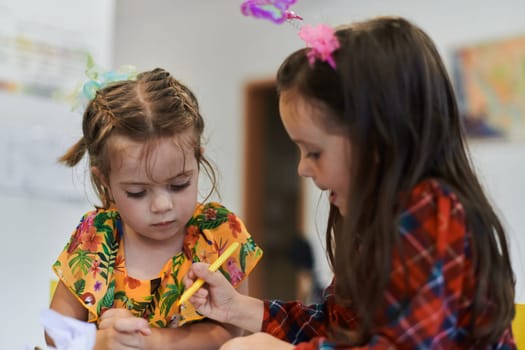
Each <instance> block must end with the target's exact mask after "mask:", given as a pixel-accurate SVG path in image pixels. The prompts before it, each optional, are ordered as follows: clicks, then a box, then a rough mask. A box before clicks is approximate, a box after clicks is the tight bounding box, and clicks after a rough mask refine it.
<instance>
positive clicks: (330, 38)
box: [299, 24, 339, 69]
mask: <svg viewBox="0 0 525 350" xmlns="http://www.w3.org/2000/svg"><path fill="white" fill-rule="evenodd" d="M299 37H300V38H301V39H303V40H304V41H305V42H306V46H307V47H309V48H310V50H309V51H308V53H307V56H308V61H309V62H310V65H311V66H313V64H314V63H315V60H316V59H320V60H321V61H324V62H327V63H328V64H329V65H330V66H331V67H332V68H333V69H335V60H334V58H333V56H332V53H333V52H334V51H335V50H337V49H338V48H339V40H337V37H336V36H335V32H334V29H333V28H332V27H330V26H328V25H326V24H319V25H317V26H316V27H312V26H310V25H307V24H306V25H304V26H302V27H301V30H300V31H299Z"/></svg>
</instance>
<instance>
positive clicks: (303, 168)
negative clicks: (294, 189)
mask: <svg viewBox="0 0 525 350" xmlns="http://www.w3.org/2000/svg"><path fill="white" fill-rule="evenodd" d="M297 174H299V176H302V177H312V174H311V170H310V167H309V166H308V162H307V161H306V160H304V159H302V158H301V160H299V164H298V165H297Z"/></svg>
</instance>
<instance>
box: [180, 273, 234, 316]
mask: <svg viewBox="0 0 525 350" xmlns="http://www.w3.org/2000/svg"><path fill="white" fill-rule="evenodd" d="M208 267H209V265H208V264H205V263H194V264H193V265H192V266H191V268H190V270H189V271H188V274H187V275H186V276H185V277H184V278H183V282H184V285H185V287H186V288H189V287H190V286H191V284H192V283H193V282H194V281H195V280H196V279H197V278H199V277H200V278H202V279H203V280H204V281H205V282H206V284H205V285H203V286H202V287H201V288H200V289H199V290H198V291H197V292H195V294H193V296H192V297H191V298H190V299H189V300H190V302H191V303H192V304H193V306H195V308H196V309H197V311H198V312H199V313H201V314H203V315H205V316H207V317H209V318H211V319H214V320H216V321H219V322H226V323H232V322H230V320H231V318H232V317H235V316H234V315H231V314H230V311H231V308H232V305H234V300H235V299H236V298H237V297H239V296H240V294H239V293H238V292H237V291H236V290H235V288H233V286H232V285H231V284H230V282H228V280H227V279H226V278H225V277H224V276H223V275H222V273H220V272H211V271H209V270H208Z"/></svg>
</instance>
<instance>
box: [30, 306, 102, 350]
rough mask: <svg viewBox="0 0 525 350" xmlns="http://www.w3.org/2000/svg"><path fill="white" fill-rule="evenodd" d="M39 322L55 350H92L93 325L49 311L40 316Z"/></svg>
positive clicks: (46, 310)
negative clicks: (53, 343)
mask: <svg viewBox="0 0 525 350" xmlns="http://www.w3.org/2000/svg"><path fill="white" fill-rule="evenodd" d="M40 321H41V322H42V325H43V326H44V329H45V331H46V333H47V335H48V336H49V337H51V338H52V339H53V341H54V342H55V348H54V349H56V350H93V348H94V347H95V337H96V332H97V328H96V327H95V325H94V324H93V323H87V322H82V321H79V320H77V319H74V318H71V317H67V316H63V315H61V314H59V313H58V312H56V311H53V310H51V309H45V310H43V311H42V312H41V314H40Z"/></svg>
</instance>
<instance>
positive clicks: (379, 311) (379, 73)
mask: <svg viewBox="0 0 525 350" xmlns="http://www.w3.org/2000/svg"><path fill="white" fill-rule="evenodd" d="M319 28H320V29H322V30H323V31H324V32H323V33H321V30H319V32H317V33H314V34H316V35H312V36H313V37H314V38H315V37H316V38H319V37H323V40H320V42H322V44H319V43H315V42H313V43H309V44H310V47H311V48H309V49H301V50H298V51H296V52H294V53H292V54H291V55H290V56H289V57H288V58H287V59H286V60H285V61H284V63H283V64H282V65H281V67H280V69H279V71H278V73H277V84H278V89H279V108H280V114H281V119H282V122H283V124H284V128H285V129H286V131H287V133H288V135H289V136H290V138H291V139H292V140H293V141H294V142H295V143H296V144H297V145H298V147H299V151H300V161H299V166H298V173H299V175H300V176H304V177H308V178H311V179H312V180H313V181H314V183H315V184H316V185H317V187H319V188H320V189H321V190H325V191H327V192H328V193H329V200H330V215H329V220H328V230H327V236H326V247H327V248H328V249H327V250H328V251H327V254H328V257H329V260H330V262H331V266H332V268H333V272H334V279H333V283H332V284H331V285H330V286H329V287H328V289H327V290H326V293H325V299H324V301H323V302H322V303H320V304H317V305H311V306H305V305H302V304H301V303H299V302H282V301H278V300H265V301H263V300H258V299H254V298H251V297H248V296H245V295H241V294H239V293H237V292H235V290H234V289H233V288H231V287H230V286H229V285H228V284H227V283H226V282H225V280H224V278H223V277H222V276H221V275H220V274H217V273H211V272H209V271H207V270H206V266H207V265H206V264H194V265H193V266H192V268H191V270H190V273H189V274H188V278H186V279H185V280H184V282H185V283H186V285H188V284H189V283H191V281H192V279H194V278H196V277H197V276H198V277H201V278H203V279H204V280H205V281H206V282H207V284H206V285H205V286H206V287H205V288H202V289H201V290H199V291H198V292H197V293H196V294H195V295H194V296H193V298H192V299H190V300H191V301H192V302H193V305H194V306H195V307H197V310H198V311H199V312H201V313H202V314H204V315H207V316H208V317H210V318H213V319H216V320H218V321H220V322H224V323H229V324H232V325H236V326H238V327H243V328H245V329H247V330H249V331H251V332H254V333H255V334H253V335H249V336H247V337H240V338H236V339H233V340H230V341H228V342H227V343H226V344H225V345H224V346H223V347H222V348H221V349H223V350H224V349H249V350H254V349H272V350H277V349H293V348H295V349H298V350H299V349H300V350H306V349H323V350H328V349H448V350H450V349H515V344H514V340H513V336H512V331H511V327H510V325H511V320H512V318H513V316H514V276H513V271H512V268H511V263H510V258H509V251H508V246H507V240H506V237H505V232H504V229H503V227H502V225H501V222H500V220H499V219H498V217H497V216H496V214H495V211H494V209H493V208H492V206H491V204H490V203H489V200H488V199H487V196H486V195H485V194H484V191H483V189H482V186H481V185H480V183H479V181H478V179H477V177H476V175H475V172H474V170H473V168H472V165H471V164H470V161H469V158H468V154H467V151H466V145H465V139H464V136H463V132H462V128H461V120H460V116H459V113H458V108H457V105H456V101H455V98H454V92H453V90H452V86H451V84H450V81H449V77H448V75H447V72H446V70H445V67H444V65H443V62H442V60H441V58H440V56H439V54H438V51H437V50H436V48H435V46H434V44H433V42H432V40H431V39H430V38H429V37H428V36H427V34H425V33H424V32H423V31H422V30H421V29H420V28H418V27H417V26H415V25H413V24H412V23H410V22H409V21H407V20H405V19H402V18H390V17H382V18H375V19H371V20H368V21H365V22H361V23H356V24H354V25H350V26H346V27H341V28H339V29H338V30H337V31H335V34H334V33H333V32H332V36H333V38H330V37H328V38H327V37H326V36H327V35H326V33H327V32H329V31H326V28H322V27H318V29H319ZM301 33H303V34H305V35H304V37H305V38H308V37H310V34H312V33H310V34H307V33H306V32H301ZM317 35H318V36H317ZM332 39H335V40H336V41H333V40H332ZM333 42H335V43H336V45H331V44H330V43H333ZM307 43H308V42H307ZM327 44H328V46H332V47H333V48H334V50H333V51H332V52H328V51H327V50H326V48H327ZM327 53H328V55H327Z"/></svg>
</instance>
